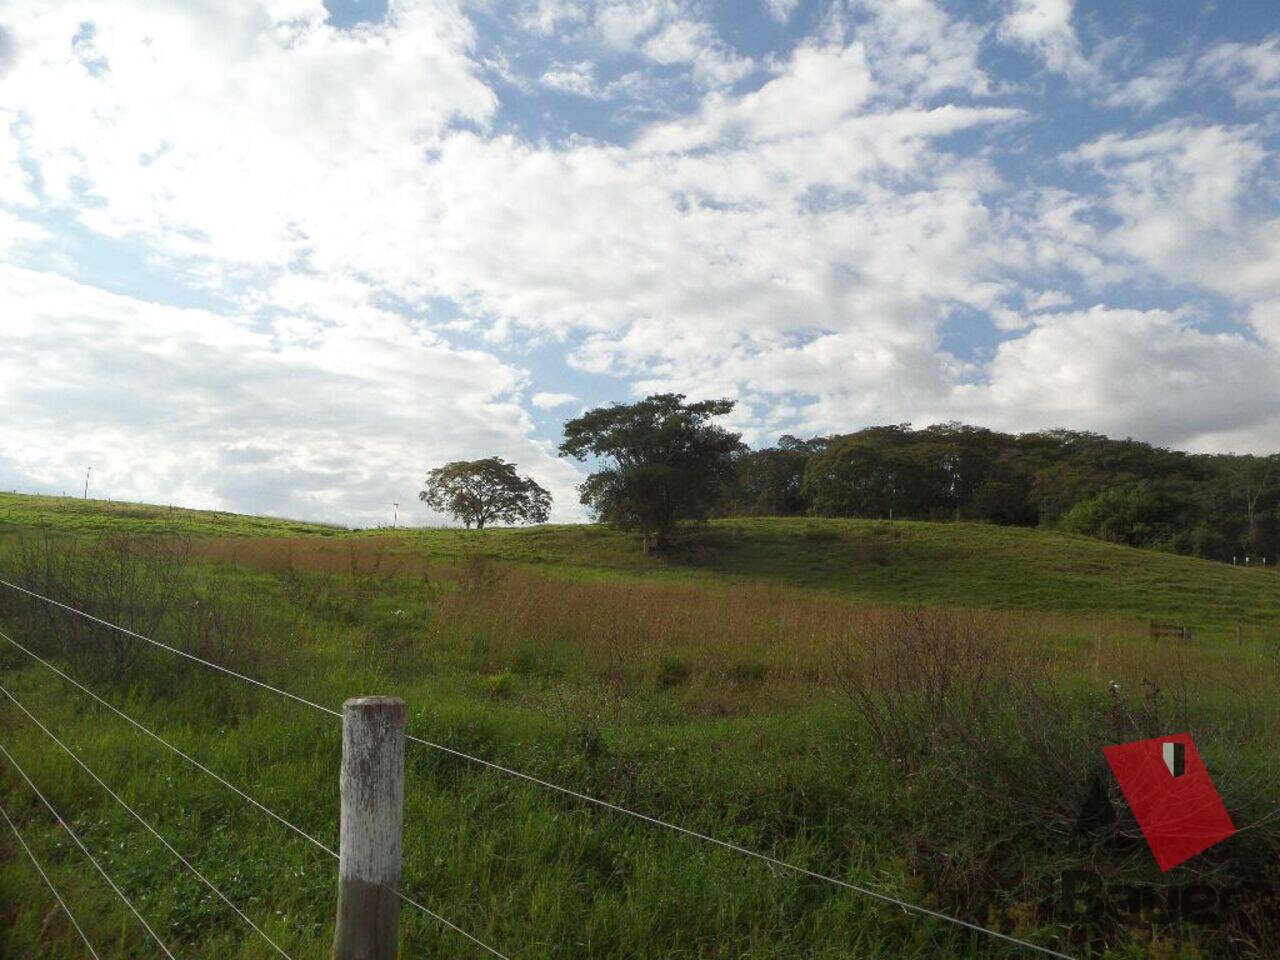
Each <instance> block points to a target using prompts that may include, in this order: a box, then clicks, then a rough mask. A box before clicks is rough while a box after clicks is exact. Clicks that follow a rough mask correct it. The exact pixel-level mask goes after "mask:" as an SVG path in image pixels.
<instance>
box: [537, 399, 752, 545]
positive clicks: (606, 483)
mask: <svg viewBox="0 0 1280 960" xmlns="http://www.w3.org/2000/svg"><path fill="white" fill-rule="evenodd" d="M733 407H734V403H733V401H732V400H703V401H700V402H698V403H685V397H684V395H683V394H678V393H659V394H654V395H652V396H649V397H646V398H645V399H643V400H640V401H638V402H636V403H631V404H622V403H614V404H611V405H609V406H607V407H597V408H596V409H594V410H589V411H587V412H586V413H584V414H582V416H580V417H576V418H575V419H573V420H570V421H569V422H568V423H566V424H565V426H564V442H563V443H561V444H560V455H561V456H567V457H574V458H575V459H578V460H586V459H587V458H588V457H592V458H595V459H596V460H597V461H599V464H600V468H599V469H598V470H596V471H595V472H594V473H592V474H591V475H590V476H588V477H587V479H586V481H584V482H583V483H582V484H581V486H580V487H579V488H578V492H579V494H580V496H581V499H582V503H583V504H584V505H585V506H587V507H588V508H590V509H591V510H592V512H594V513H595V515H596V517H597V518H598V519H600V520H602V521H604V522H606V523H612V524H614V525H616V526H618V527H620V528H622V529H626V530H639V531H640V532H641V533H642V534H643V535H644V541H645V546H646V548H647V547H648V546H649V544H650V543H651V542H653V543H656V544H657V545H659V546H661V545H662V544H664V543H665V542H666V540H667V537H668V535H669V534H670V532H671V530H672V529H673V528H674V527H675V525H676V524H677V523H679V522H680V521H682V520H704V519H706V518H707V516H709V515H710V513H711V512H712V511H713V510H714V509H715V508H716V507H717V505H718V504H719V503H720V502H721V500H722V499H723V496H724V492H725V489H726V487H727V485H728V484H729V482H730V480H731V479H732V477H733V457H734V455H735V454H736V453H738V452H739V451H740V450H742V449H743V447H742V440H741V437H740V435H739V434H736V433H730V432H729V431H727V430H725V429H724V428H723V427H721V426H719V425H717V424H714V423H712V422H711V419H712V418H713V417H720V416H724V415H725V414H727V413H730V412H731V411H732V410H733Z"/></svg>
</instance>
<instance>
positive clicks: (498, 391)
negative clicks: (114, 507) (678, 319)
mask: <svg viewBox="0 0 1280 960" xmlns="http://www.w3.org/2000/svg"><path fill="white" fill-rule="evenodd" d="M0 316H2V317H4V318H5V319H4V320H2V321H0V324H3V328H4V329H3V334H4V342H5V349H4V351H3V352H0V407H2V408H3V409H4V410H5V415H6V423H7V426H6V431H5V438H6V447H7V451H6V452H7V454H8V458H7V459H8V465H7V466H6V467H5V475H4V476H3V478H0V486H4V487H6V488H9V487H15V486H16V487H21V488H27V489H30V488H32V487H36V488H39V489H44V490H49V491H58V490H62V489H66V488H67V487H69V486H71V485H73V483H72V482H73V481H74V480H75V479H76V478H77V477H80V476H82V475H83V471H84V468H85V467H86V466H87V465H90V464H92V465H93V476H94V486H95V489H96V490H98V491H99V492H100V494H101V495H103V496H109V497H112V498H115V499H143V500H151V501H157V502H175V503H179V504H184V505H187V506H201V507H223V508H228V509H239V510H247V511H258V510H266V511H270V512H272V513H276V514H281V515H286V516H301V517H309V518H323V519H332V520H337V521H347V522H356V523H377V522H381V521H383V520H384V519H385V513H386V511H387V510H388V509H389V505H390V503H391V502H393V501H399V502H400V503H401V505H402V506H407V505H408V504H409V503H410V502H411V501H413V500H414V497H415V494H416V492H417V490H418V489H419V488H420V481H421V477H422V475H423V474H424V472H425V470H426V469H427V468H428V467H429V466H431V465H433V464H437V463H442V462H445V461H447V460H451V459H457V458H461V457H467V456H476V455H483V454H487V453H493V454H497V455H501V456H505V457H507V458H508V459H511V460H515V461H518V462H520V464H521V466H522V467H523V468H524V469H525V470H527V471H529V472H530V473H532V474H533V475H534V476H535V477H537V478H538V479H539V481H540V482H542V483H543V484H544V485H545V486H548V487H549V488H550V489H552V491H553V492H554V493H555V494H556V495H557V498H558V500H559V503H558V505H557V506H558V509H557V514H558V515H559V516H560V517H562V518H563V517H573V516H576V514H577V510H576V497H574V495H573V492H572V486H573V483H574V481H575V480H576V479H577V475H576V473H575V472H574V471H573V469H572V468H571V467H570V466H569V465H567V464H566V463H565V462H564V461H562V460H558V459H556V458H554V457H553V456H552V455H551V453H550V451H548V450H547V449H546V448H545V447H544V446H543V445H541V444H537V443H534V442H532V441H530V440H529V439H528V437H527V435H528V433H529V431H530V429H531V423H530V421H529V419H528V417H527V416H526V415H525V414H524V412H523V411H522V410H521V409H520V407H519V405H518V403H517V397H518V394H519V392H520V391H521V390H523V389H524V387H525V385H526V377H525V374H524V373H523V372H522V371H520V370H517V369H514V368H512V367H510V366H507V365H505V364H503V363H501V362H500V361H498V360H497V359H495V358H494V357H492V356H490V355H488V354H485V353H482V352H479V351H474V350H459V349H454V348H450V347H448V346H447V345H445V344H443V343H442V342H440V341H439V340H438V339H437V338H435V337H433V336H431V335H429V334H424V333H423V332H421V331H419V330H417V329H415V328H414V327H413V325H411V324H410V323H409V322H407V321H405V320H404V319H403V318H398V317H393V316H390V315H387V316H383V317H381V318H380V320H379V321H377V322H375V321H374V319H373V318H372V317H369V316H366V317H365V318H364V319H363V321H362V322H361V323H359V324H349V325H345V326H340V325H334V324H324V323H319V324H315V325H313V326H311V327H310V329H309V330H308V331H307V335H306V336H303V337H291V336H289V335H288V334H287V331H288V324H282V325H281V326H280V327H278V328H271V327H269V328H267V329H263V328H262V325H261V324H260V323H252V324H251V323H249V322H247V321H242V320H236V319H232V318H229V317H225V316H221V315H218V314H214V313H210V312H208V311H202V310H192V309H177V308H173V307H166V306H161V305H158V304H153V303H147V302H144V301H141V300H136V299H133V298H129V297H123V296H118V295H116V294H110V293H106V292H104V291H102V290H98V289H96V288H93V287H89V286H86V285H84V284H79V283H75V282H73V281H70V280H67V279H65V278H63V277H60V276H57V275H54V274H48V273H38V272H32V271H26V270H19V269H16V268H12V267H8V268H0ZM281 332H284V333H285V335H283V336H280V335H279V334H280V333H281ZM51 438H56V442H51ZM414 512H415V513H416V514H417V519H418V520H419V521H426V520H427V519H429V516H428V514H427V513H426V511H425V509H418V508H417V507H416V506H415V507H414Z"/></svg>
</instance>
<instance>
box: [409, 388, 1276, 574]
mask: <svg viewBox="0 0 1280 960" xmlns="http://www.w3.org/2000/svg"><path fill="white" fill-rule="evenodd" d="M733 407H734V403H733V401H731V400H709V401H702V402H698V403H687V402H686V401H685V397H684V396H683V395H681V394H655V395H653V396H650V397H646V398H645V399H643V400H640V401H637V402H635V403H631V404H622V403H614V404H610V405H608V406H604V407H598V408H596V409H594V410H589V411H587V412H586V413H583V414H582V415H581V416H578V417H575V418H573V419H571V420H569V421H568V422H567V423H566V424H565V428H564V441H563V442H562V443H561V445H560V448H559V452H560V455H561V456H567V457H573V458H575V459H578V460H588V459H589V460H591V461H592V463H593V465H594V466H596V468H597V469H595V470H594V471H593V472H592V473H591V474H590V475H589V476H588V477H587V479H586V481H585V482H584V483H583V484H582V485H581V486H580V487H579V491H578V492H579V496H580V498H581V501H582V503H583V504H584V505H585V506H587V507H588V508H589V509H590V510H591V511H592V513H593V515H594V516H595V517H596V518H597V519H598V520H600V521H602V522H607V523H610V524H613V525H615V526H617V527H620V528H622V529H628V530H637V531H640V532H641V533H642V534H643V537H644V541H645V544H646V546H648V545H651V544H652V545H656V546H659V547H661V546H662V545H663V544H665V543H666V542H667V540H668V539H669V537H670V535H671V533H672V531H673V530H675V529H676V527H677V526H678V525H679V524H680V523H682V522H687V521H694V522H697V521H704V520H706V519H708V518H710V517H715V516H825V517H863V518H877V519H904V520H906V519H912V520H937V521H946V520H970V521H977V522H985V523H995V524H1007V525H1017V526H1040V527H1049V528H1054V529H1059V530H1064V531H1068V532H1073V533H1080V534H1085V535H1088V536H1093V537H1099V538H1101V539H1105V540H1111V541H1115V542H1118V543H1125V544H1128V545H1130V546H1135V547H1148V548H1154V549H1159V550H1167V551H1173V552H1176V553H1185V554H1193V555H1196V556H1201V557H1206V558H1210V559H1215V560H1222V561H1227V562H1230V561H1232V560H1233V559H1238V560H1239V561H1241V562H1243V559H1244V558H1245V557H1246V556H1248V557H1251V558H1253V559H1254V562H1257V560H1258V559H1260V558H1262V557H1267V558H1274V557H1275V556H1276V552H1277V548H1278V547H1280V455H1277V454H1273V455H1270V456H1250V455H1234V454H1191V453H1184V452H1182V451H1177V450H1169V449H1165V448H1162V447H1157V446H1154V445H1152V444H1148V443H1142V442H1140V441H1137V440H1131V439H1124V440H1117V439H1112V438H1110V437H1105V436H1102V435H1101V434H1097V433H1089V432H1084V431H1076V430H1046V431H1039V432H1034V433H1021V434H1010V433H1001V432H998V431H995V430H988V429H985V428H983V427H975V426H970V425H967V424H961V423H945V424H936V425H933V426H928V427H924V428H920V429H913V428H912V426H911V425H910V424H892V425H888V426H875V427H867V428H865V429H862V430H858V431H855V432H853V433H846V434H837V435H833V436H826V437H813V438H809V439H800V438H797V437H792V436H784V437H782V438H781V439H780V440H779V441H778V443H777V444H776V445H775V446H771V447H765V448H762V449H754V450H753V449H751V448H749V447H748V446H747V445H746V444H744V443H743V442H742V439H741V436H740V435H739V434H737V433H733V432H731V431H729V430H727V429H725V428H724V427H722V426H720V425H719V424H717V423H715V422H714V420H715V418H718V417H722V416H725V415H726V414H729V413H731V412H732V410H733ZM495 464H496V465H498V466H495ZM495 471H496V472H495ZM449 478H452V480H453V481H454V482H453V483H452V484H449V483H446V482H445V481H446V480H448V479H449ZM478 479H484V482H483V483H480V484H479V487H480V488H482V489H487V490H490V491H492V492H493V493H494V495H495V496H496V497H497V499H498V500H499V501H500V502H501V503H502V504H503V510H504V511H505V512H496V513H495V512H493V510H494V509H495V508H494V507H493V506H492V505H490V506H489V507H488V508H486V509H487V512H476V510H475V505H476V490H477V480H478ZM421 496H422V499H423V500H425V501H427V502H428V503H429V504H431V505H432V506H433V507H435V508H436V509H439V510H442V511H444V512H451V513H453V515H454V516H456V517H458V518H459V519H462V520H463V521H464V522H467V524H468V526H470V525H471V523H472V522H475V523H476V524H477V525H478V526H483V525H484V523H485V522H487V521H491V520H494V519H500V520H502V521H503V522H518V521H522V520H523V521H528V522H542V521H545V519H546V517H547V511H548V509H549V507H550V502H551V498H550V494H548V493H547V492H546V491H545V490H544V489H543V488H541V487H540V486H538V485H537V484H536V483H534V482H533V481H532V480H530V479H529V478H522V477H519V475H518V474H516V472H515V467H514V465H512V464H505V462H504V461H501V460H500V459H498V458H490V459H488V460H481V461H461V462H458V463H453V464H448V465H446V466H445V467H442V468H438V469H437V470H434V471H432V473H431V474H430V475H429V477H428V484H427V489H426V490H424V491H423V493H422V495H421ZM468 498H470V500H468ZM484 499H485V498H484V497H481V498H480V500H481V501H484ZM468 503H470V506H469V505H468ZM459 511H461V512H459Z"/></svg>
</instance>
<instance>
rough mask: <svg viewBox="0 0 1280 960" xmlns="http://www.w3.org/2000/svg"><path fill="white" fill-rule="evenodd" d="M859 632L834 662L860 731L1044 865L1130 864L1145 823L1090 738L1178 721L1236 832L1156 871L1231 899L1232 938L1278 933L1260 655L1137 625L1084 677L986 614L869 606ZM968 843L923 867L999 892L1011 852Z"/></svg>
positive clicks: (1138, 852)
mask: <svg viewBox="0 0 1280 960" xmlns="http://www.w3.org/2000/svg"><path fill="white" fill-rule="evenodd" d="M862 627H863V629H862V630H861V631H860V632H859V633H858V634H857V636H856V637H854V638H851V639H850V641H849V642H848V643H847V644H846V645H845V646H844V647H843V648H842V649H841V650H840V651H839V653H838V655H837V658H836V661H835V662H836V667H835V671H834V673H835V677H836V681H837V685H838V689H839V690H840V691H841V692H842V693H843V695H844V696H845V697H846V698H847V700H848V702H849V704H850V705H851V706H852V708H853V710H854V712H855V714H856V716H857V719H858V720H859V730H860V731H861V736H862V737H865V738H868V739H869V740H870V742H871V746H872V748H873V749H874V750H876V751H877V752H879V753H881V754H884V755H886V756H888V757H891V758H892V759H893V760H895V761H897V764H896V765H897V767H898V769H900V770H902V771H903V772H904V773H905V774H906V775H907V776H910V777H913V778H914V777H923V778H924V781H923V782H927V783H929V784H931V785H932V786H931V787H930V790H935V789H937V790H940V791H942V792H947V791H950V792H952V793H956V794H957V795H964V794H968V795H969V797H970V798H972V799H971V800H970V802H969V806H968V808H967V812H966V825H965V829H967V830H977V831H982V832H987V833H989V835H991V836H998V837H1006V838H1007V837H1009V836H1023V837H1025V838H1027V841H1028V842H1029V843H1031V844H1032V846H1033V847H1034V848H1035V849H1036V851H1037V855H1038V856H1039V857H1040V858H1041V859H1042V860H1043V861H1045V862H1049V863H1052V862H1054V861H1053V860H1052V856H1051V855H1046V854H1047V853H1048V851H1054V850H1056V852H1057V854H1058V856H1060V857H1063V858H1065V859H1064V860H1063V861H1059V862H1067V863H1072V864H1073V865H1076V866H1078V865H1080V864H1081V863H1082V862H1083V863H1085V864H1088V866H1089V867H1090V869H1092V870H1096V871H1098V872H1100V873H1102V874H1104V875H1109V876H1113V877H1117V876H1118V877H1121V878H1123V877H1124V876H1125V875H1126V873H1127V872H1128V873H1130V874H1132V873H1133V871H1138V874H1137V875H1141V869H1142V866H1143V865H1144V864H1146V863H1147V858H1146V855H1145V844H1144V841H1143V839H1142V833H1141V830H1140V828H1139V827H1138V824H1137V822H1136V821H1135V819H1134V818H1133V815H1132V813H1131V812H1130V810H1129V807H1128V805H1127V803H1125V802H1124V799H1123V795H1122V794H1121V792H1120V790H1119V786H1118V784H1117V783H1116V782H1115V780H1114V778H1113V777H1112V776H1111V774H1110V770H1109V768H1108V766H1107V764H1106V762H1105V757H1104V754H1103V752H1102V751H1103V748H1104V747H1106V746H1109V745H1112V744H1119V743H1126V742H1131V741H1135V740H1144V739H1150V738H1153V737H1158V736H1164V735H1169V734H1173V733H1183V732H1190V733H1191V735H1192V737H1193V738H1194V739H1195V742H1196V744H1197V747H1198V748H1199V750H1200V752H1201V755H1202V756H1204V757H1205V758H1206V761H1207V763H1208V764H1209V766H1210V769H1211V772H1212V774H1213V776H1214V778H1215V781H1216V783H1217V786H1218V787H1219V789H1220V791H1221V792H1222V794H1223V797H1224V801H1225V802H1226V804H1227V807H1228V810H1229V811H1230V812H1231V814H1232V817H1233V819H1234V820H1235V822H1236V825H1237V826H1238V827H1243V828H1244V829H1245V830H1248V831H1249V833H1250V836H1249V839H1248V840H1247V841H1244V842H1239V841H1234V840H1233V841H1231V842H1230V843H1228V844H1224V845H1221V846H1219V847H1215V848H1212V849H1210V850H1208V851H1206V852H1205V853H1204V854H1202V855H1200V856H1199V857H1197V858H1196V859H1195V861H1194V862H1193V864H1192V865H1191V866H1189V867H1186V868H1183V869H1182V873H1181V875H1180V876H1177V877H1173V878H1171V881H1170V882H1173V883H1178V882H1185V879H1186V874H1187V872H1188V871H1192V872H1195V873H1196V874H1197V879H1198V880H1199V881H1200V882H1204V883H1207V884H1209V885H1210V886H1211V887H1212V888H1213V889H1214V890H1215V891H1217V892H1218V894H1219V896H1220V898H1221V899H1222V901H1223V902H1224V903H1227V902H1230V904H1231V908H1230V910H1231V912H1230V915H1229V916H1226V915H1224V917H1223V918H1222V925H1223V926H1224V927H1229V928H1230V929H1231V931H1232V936H1233V937H1236V938H1238V939H1239V938H1248V939H1249V940H1252V941H1254V942H1256V943H1265V944H1268V945H1275V944H1277V943H1280V940H1278V939H1277V937H1280V929H1277V926H1276V924H1275V922H1274V919H1272V920H1269V921H1266V922H1261V921H1259V919H1258V918H1259V917H1264V916H1270V917H1272V918H1274V915H1275V913H1274V908H1275V907H1276V906H1277V904H1278V903H1280V876H1278V875H1277V871H1276V867H1275V863H1276V859H1277V855H1278V854H1280V818H1277V819H1268V817H1269V816H1271V815H1272V814H1269V812H1268V811H1273V810H1274V798H1275V796H1276V790H1277V771H1276V770H1275V768H1274V764H1273V763H1272V762H1271V760H1272V758H1273V756H1274V753H1273V751H1271V750H1270V749H1269V747H1268V745H1269V744H1273V743H1274V742H1276V738H1277V735H1280V713H1278V712H1277V708H1276V704H1275V701H1274V698H1268V690H1269V689H1273V688H1274V685H1275V683H1276V671H1275V670H1274V669H1270V668H1268V667H1266V666H1265V663H1266V659H1265V655H1264V654H1262V652H1261V651H1258V652H1257V653H1255V654H1253V655H1249V656H1246V655H1245V654H1243V653H1238V654H1236V656H1234V657H1233V656H1227V655H1224V656H1221V657H1218V656H1215V655H1214V654H1215V653H1221V652H1222V651H1221V650H1219V651H1210V650H1204V649H1201V650H1195V651H1192V650H1189V649H1187V648H1186V647H1171V646H1169V645H1164V646H1161V645H1158V644H1153V643H1150V642H1146V641H1144V640H1142V639H1141V638H1133V640H1132V641H1131V642H1130V643H1128V644H1126V645H1123V646H1121V645H1113V644H1107V645H1106V646H1105V648H1103V649H1102V651H1101V652H1099V650H1098V648H1096V647H1095V649H1094V650H1093V658H1092V660H1093V662H1092V666H1093V667H1094V668H1099V669H1101V670H1102V671H1103V672H1102V673H1101V676H1098V675H1097V674H1096V673H1095V674H1094V675H1093V676H1091V675H1090V671H1089V670H1088V669H1087V667H1088V666H1089V659H1090V658H1089V657H1088V656H1087V655H1086V656H1085V657H1084V658H1083V661H1084V664H1085V666H1086V669H1084V670H1081V663H1080V659H1079V658H1066V659H1064V658H1063V657H1061V656H1060V655H1059V654H1058V653H1057V651H1056V650H1055V649H1054V647H1055V646H1057V645H1056V644H1052V645H1051V644H1048V643H1045V642H1044V641H1043V639H1042V638H1036V639H1031V640H1029V639H1028V638H1026V637H1025V636H1022V635H1019V634H1018V633H1017V632H1015V631H1011V630H1010V629H1009V627H1010V622H1009V621H1008V620H1007V619H1006V618H1002V617H996V616H993V615H990V614H979V613H972V612H966V611H954V610H920V609H916V610H897V611H882V612H881V614H880V616H879V618H878V620H877V621H876V622H868V623H866V624H863V625H862ZM1103 678H1105V679H1103ZM858 742H859V744H860V745H864V744H865V741H864V740H862V739H861V738H859V741H858ZM956 788H960V789H959V790H958V791H957V790H956ZM975 800H976V802H974V801H975ZM926 846H927V844H926ZM975 849H976V851H977V852H975V853H973V854H971V855H970V856H968V857H967V858H955V857H950V858H944V859H945V860H946V862H945V863H929V864H926V865H924V866H923V867H922V869H925V870H926V871H927V872H931V873H932V874H934V875H935V876H938V877H941V876H942V875H943V873H945V874H946V883H945V885H950V886H951V889H950V891H949V894H950V895H952V896H959V897H979V898H980V897H981V896H983V894H982V891H983V890H991V889H998V888H1000V886H1001V885H1002V884H1001V880H1000V878H1001V876H1002V875H1004V874H1005V873H1006V872H1007V871H1008V869H1009V865H1008V863H1007V862H1005V861H1004V860H1002V854H1001V850H1002V845H1000V844H994V845H992V846H991V848H990V850H989V851H987V852H986V853H984V852H982V851H981V848H975ZM962 861H963V862H962ZM1142 882H1144V883H1148V884H1149V883H1151V882H1152V881H1151V880H1150V879H1149V878H1145V877H1144V879H1143V881H1142ZM1240 891H1245V893H1243V894H1242V893H1240ZM1228 894H1231V895H1228ZM1268 910H1270V911H1271V912H1270V913H1268V912H1267V911H1268ZM1263 952H1264V953H1266V952H1267V951H1265V950H1264V951H1263Z"/></svg>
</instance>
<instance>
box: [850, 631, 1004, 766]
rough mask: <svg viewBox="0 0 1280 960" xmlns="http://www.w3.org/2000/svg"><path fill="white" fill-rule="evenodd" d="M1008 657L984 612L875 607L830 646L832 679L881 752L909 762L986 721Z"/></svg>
mask: <svg viewBox="0 0 1280 960" xmlns="http://www.w3.org/2000/svg"><path fill="white" fill-rule="evenodd" d="M1013 657H1014V653H1013V650H1012V647H1011V645H1009V644H1008V643H1006V642H1004V639H1003V637H1002V636H1001V632H1000V629H999V626H998V624H997V622H996V621H995V619H994V618H993V617H992V616H991V615H990V614H985V613H978V612H973V611H954V610H933V609H926V608H915V609H891V610H882V611H879V612H878V615H877V616H876V617H875V618H874V619H872V620H870V621H869V622H867V623H864V624H863V625H861V628H860V629H859V631H858V639H857V640H856V642H852V643H848V644H846V645H844V646H843V647H841V648H839V649H838V650H837V653H836V658H837V659H836V668H835V678H836V683H837V685H838V686H839V688H840V689H841V690H842V691H843V692H844V694H845V695H846V696H847V697H848V698H849V700H850V701H851V702H852V703H853V705H854V706H855V708H856V709H857V711H858V714H859V716H860V717H861V719H862V721H863V722H864V724H865V725H866V728H867V730H868V731H869V733H870V735H871V737H872V739H873V741H874V742H875V744H876V745H877V747H878V748H879V749H880V751H881V752H883V753H884V754H885V755H887V756H889V757H892V758H893V759H896V760H899V761H904V762H914V761H916V760H918V759H919V758H922V757H926V756H929V755H930V754H933V753H935V752H936V751H937V750H938V749H939V747H943V746H947V747H950V746H953V745H955V744H956V743H963V742H966V741H968V740H969V739H970V737H971V731H972V730H973V728H974V727H975V725H978V724H984V723H986V722H988V721H989V720H990V718H991V716H992V714H993V713H994V712H995V711H996V710H997V708H998V707H999V705H1000V702H1001V699H1002V697H1003V694H1004V688H1005V682H1006V680H1007V678H1008V676H1009V674H1010V672H1011V671H1012V670H1013V669H1014V665H1013V663H1012V662H1011V661H1012V659H1013Z"/></svg>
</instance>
